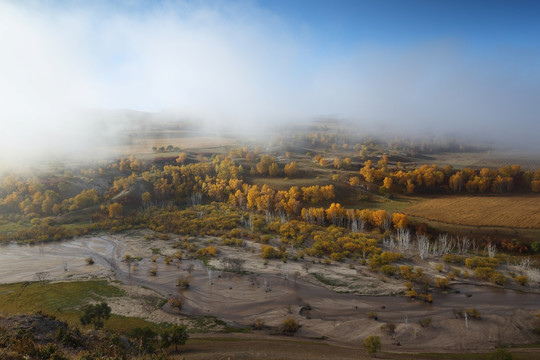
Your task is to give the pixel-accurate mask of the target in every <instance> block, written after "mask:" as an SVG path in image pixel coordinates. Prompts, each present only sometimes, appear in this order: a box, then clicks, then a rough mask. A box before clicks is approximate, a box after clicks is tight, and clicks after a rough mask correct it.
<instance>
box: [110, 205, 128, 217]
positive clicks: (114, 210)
mask: <svg viewBox="0 0 540 360" xmlns="http://www.w3.org/2000/svg"><path fill="white" fill-rule="evenodd" d="M107 211H108V212H109V217H111V218H115V219H117V218H120V217H122V215H123V212H124V208H123V207H122V205H121V204H119V203H112V204H109V205H107Z"/></svg>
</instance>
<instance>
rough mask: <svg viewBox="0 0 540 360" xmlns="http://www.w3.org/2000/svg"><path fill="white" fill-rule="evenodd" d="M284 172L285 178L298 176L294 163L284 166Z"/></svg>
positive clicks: (296, 166) (296, 165)
mask: <svg viewBox="0 0 540 360" xmlns="http://www.w3.org/2000/svg"><path fill="white" fill-rule="evenodd" d="M284 171H285V175H286V176H287V177H293V176H295V175H296V174H298V164H297V163H296V161H291V163H290V164H287V165H285V169H284Z"/></svg>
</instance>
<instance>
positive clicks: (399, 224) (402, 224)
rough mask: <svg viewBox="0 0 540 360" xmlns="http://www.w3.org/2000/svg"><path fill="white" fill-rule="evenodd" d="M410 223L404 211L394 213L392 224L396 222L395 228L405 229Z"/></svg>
mask: <svg viewBox="0 0 540 360" xmlns="http://www.w3.org/2000/svg"><path fill="white" fill-rule="evenodd" d="M408 223H409V220H408V219H407V215H405V214H402V213H393V214H392V224H394V228H395V229H405V228H406V227H407V225H408Z"/></svg>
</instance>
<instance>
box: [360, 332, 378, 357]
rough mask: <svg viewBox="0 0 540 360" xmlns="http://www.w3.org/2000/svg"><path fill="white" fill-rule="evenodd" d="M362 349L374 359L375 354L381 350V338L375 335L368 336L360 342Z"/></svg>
mask: <svg viewBox="0 0 540 360" xmlns="http://www.w3.org/2000/svg"><path fill="white" fill-rule="evenodd" d="M362 347H363V348H364V350H366V352H367V353H368V354H369V355H371V356H373V357H375V356H376V354H377V352H378V351H380V350H381V338H380V337H379V336H375V335H371V336H368V337H367V338H365V339H364V341H363V342H362Z"/></svg>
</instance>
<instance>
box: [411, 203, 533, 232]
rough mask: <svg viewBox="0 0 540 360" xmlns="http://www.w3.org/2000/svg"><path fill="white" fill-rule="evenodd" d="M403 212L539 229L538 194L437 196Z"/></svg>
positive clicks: (472, 223) (459, 221)
mask: <svg viewBox="0 0 540 360" xmlns="http://www.w3.org/2000/svg"><path fill="white" fill-rule="evenodd" d="M403 212H404V213H406V214H407V215H411V216H417V217H421V218H425V219H429V220H434V221H441V222H445V223H449V224H459V225H470V226H502V227H516V228H531V229H540V196H539V195H528V196H451V197H441V198H436V199H430V200H426V201H422V202H420V203H418V204H416V205H413V206H411V207H409V208H407V209H405V210H404V211H403Z"/></svg>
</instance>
